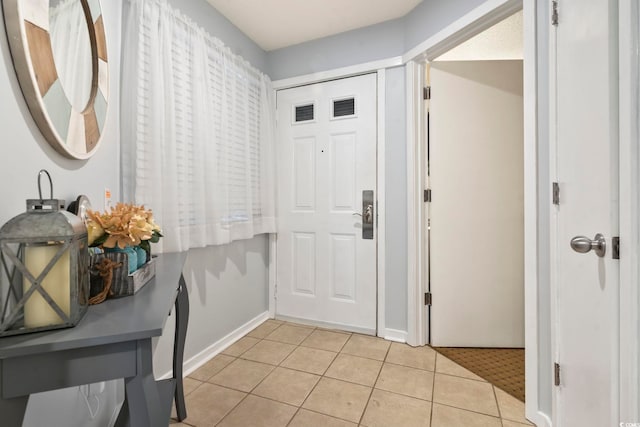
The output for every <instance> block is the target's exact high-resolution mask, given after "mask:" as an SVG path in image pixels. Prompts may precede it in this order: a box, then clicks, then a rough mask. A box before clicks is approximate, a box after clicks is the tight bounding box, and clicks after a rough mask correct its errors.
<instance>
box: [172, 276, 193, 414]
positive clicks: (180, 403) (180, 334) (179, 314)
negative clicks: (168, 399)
mask: <svg viewBox="0 0 640 427" xmlns="http://www.w3.org/2000/svg"><path fill="white" fill-rule="evenodd" d="M188 324H189V293H188V292H187V284H186V282H185V280H184V276H183V275H180V283H179V285H178V296H177V298H176V329H175V338H174V341H173V377H174V378H175V380H176V392H175V402H176V414H177V416H178V421H182V420H184V419H185V418H187V406H186V404H185V402H184V388H183V385H182V376H183V372H182V366H183V359H184V343H185V340H186V338H187V326H188Z"/></svg>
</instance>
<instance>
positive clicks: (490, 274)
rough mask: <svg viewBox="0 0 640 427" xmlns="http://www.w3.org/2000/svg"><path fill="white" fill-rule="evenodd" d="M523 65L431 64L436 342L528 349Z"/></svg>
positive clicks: (432, 265)
mask: <svg viewBox="0 0 640 427" xmlns="http://www.w3.org/2000/svg"><path fill="white" fill-rule="evenodd" d="M522 84H523V74H522V61H455V62H435V63H433V64H431V70H430V85H431V93H432V97H431V100H430V105H429V128H430V130H429V187H430V188H431V189H432V194H433V196H432V202H431V203H430V206H429V211H430V212H429V218H430V251H429V253H430V264H429V265H430V267H429V268H430V271H429V274H430V284H431V285H430V286H431V287H430V289H431V293H432V295H433V305H432V307H431V343H432V345H434V346H449V347H524V198H523V197H524V181H523V176H524V175H523V162H524V161H523V144H524V142H523V141H524V130H523V97H522Z"/></svg>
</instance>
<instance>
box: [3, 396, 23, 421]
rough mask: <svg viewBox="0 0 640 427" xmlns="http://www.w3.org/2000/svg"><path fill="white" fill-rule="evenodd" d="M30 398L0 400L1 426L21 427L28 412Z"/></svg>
mask: <svg viewBox="0 0 640 427" xmlns="http://www.w3.org/2000/svg"><path fill="white" fill-rule="evenodd" d="M28 401H29V396H22V397H16V398H13V399H0V418H2V420H1V421H0V424H1V425H3V426H7V427H20V426H22V421H23V420H24V413H25V412H26V410H27V402H28Z"/></svg>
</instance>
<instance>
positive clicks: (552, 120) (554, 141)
mask: <svg viewBox="0 0 640 427" xmlns="http://www.w3.org/2000/svg"><path fill="white" fill-rule="evenodd" d="M556 28H557V27H556V26H554V25H548V38H549V58H548V59H549V66H548V75H549V88H548V96H549V117H548V119H549V182H558V162H557V147H558V129H557V126H556V123H557V120H556V118H557V114H558V113H557V107H558V105H557V102H556V101H557V99H556V93H557V85H556V83H557V81H556V65H557V61H556V57H557V43H556V38H557V37H556ZM558 212H559V205H553V204H552V205H551V207H550V209H549V297H550V298H549V299H550V303H549V313H550V317H551V319H550V324H551V355H552V361H551V362H552V363H554V362H558V361H559V360H560V358H559V353H558V349H559V348H560V346H559V342H558V333H557V331H558V326H559V324H558V301H559V292H558V286H557V283H558V278H557V272H558V259H559V256H558V254H559V248H558V240H559V239H558ZM525 381H526V378H525ZM551 388H552V389H551V414H550V415H551V418H552V422H551V424H552V425H553V424H554V421H557V419H556V418H557V414H558V395H559V393H558V392H559V390H558V388H559V387H554V386H553V385H552V386H551Z"/></svg>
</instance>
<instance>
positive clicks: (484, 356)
mask: <svg viewBox="0 0 640 427" xmlns="http://www.w3.org/2000/svg"><path fill="white" fill-rule="evenodd" d="M433 349H434V350H436V351H437V352H438V353H441V354H442V355H443V356H446V357H448V358H449V359H451V360H453V361H454V362H456V363H457V364H458V365H461V366H463V367H465V368H467V369H468V370H470V371H471V372H473V373H474V374H476V375H478V376H479V377H482V378H484V379H485V380H487V381H489V382H490V383H491V384H493V385H495V386H496V387H498V388H499V389H502V390H504V391H505V392H507V393H509V394H510V395H512V396H513V397H515V398H516V399H519V400H521V401H523V402H524V349H520V348H453V347H433Z"/></svg>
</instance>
